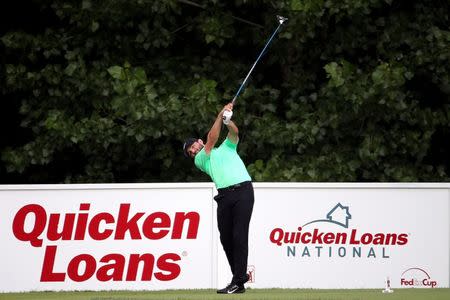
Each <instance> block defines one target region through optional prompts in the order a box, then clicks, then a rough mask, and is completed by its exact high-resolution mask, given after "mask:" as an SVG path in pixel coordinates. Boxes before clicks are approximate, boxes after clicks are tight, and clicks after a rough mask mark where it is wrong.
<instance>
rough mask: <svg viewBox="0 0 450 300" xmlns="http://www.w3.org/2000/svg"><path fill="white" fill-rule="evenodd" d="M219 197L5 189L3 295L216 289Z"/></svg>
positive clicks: (204, 191) (207, 192) (182, 192)
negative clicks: (215, 221) (216, 206)
mask: <svg viewBox="0 0 450 300" xmlns="http://www.w3.org/2000/svg"><path fill="white" fill-rule="evenodd" d="M212 191H213V190H212V188H211V187H209V186H204V187H203V188H177V189H175V188H147V189H145V188H137V189H133V188H132V189H125V188H123V189H122V188H118V189H117V188H113V189H96V188H94V189H89V188H88V189H83V188H79V189H71V188H70V186H68V187H67V189H47V190H36V189H31V190H3V191H1V192H0V197H1V201H0V207H1V211H2V217H1V218H0V228H1V245H2V260H1V262H0V291H1V292H12V291H27V290H28V291H29V290H36V291H39V290H123V289H136V290H139V289H145V290H152V289H183V288H186V289H187V288H210V287H211V286H212V285H213V282H212V279H213V275H212V274H213V269H212V265H213V264H212V262H213V261H214V259H216V253H213V252H212V247H211V245H212V243H213V234H214V231H213V230H212V228H213V220H212V218H213V213H212V205H213V204H212V202H213V201H212Z"/></svg>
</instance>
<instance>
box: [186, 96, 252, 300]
mask: <svg viewBox="0 0 450 300" xmlns="http://www.w3.org/2000/svg"><path fill="white" fill-rule="evenodd" d="M232 110H233V104H232V103H229V104H227V105H225V106H224V108H223V109H222V110H221V111H220V112H219V114H218V115H217V118H216V120H215V121H214V124H213V125H212V127H211V129H210V131H209V133H208V137H207V140H206V144H204V143H203V141H202V140H201V139H194V138H189V139H187V140H186V142H185V143H184V145H183V151H184V154H185V155H186V156H188V157H191V158H194V162H195V166H196V167H197V168H198V169H200V170H201V171H203V172H205V173H206V174H208V175H209V176H210V177H211V179H212V180H213V181H214V183H215V185H216V187H217V191H218V194H217V195H216V196H215V197H214V199H215V200H216V201H217V224H218V227H219V232H220V242H221V243H222V246H223V249H224V250H225V254H226V256H227V259H228V263H229V264H230V267H231V273H232V274H233V278H232V280H231V283H230V284H229V285H228V286H226V287H225V288H223V289H220V290H217V293H219V294H235V293H244V292H245V287H244V283H246V282H247V281H248V280H249V277H248V275H247V257H248V230H249V223H250V218H251V215H252V211H253V203H254V194H253V186H252V183H251V178H250V175H249V174H248V172H247V169H246V167H245V165H244V163H243V162H242V160H241V158H240V157H239V155H238V153H237V145H238V142H239V136H238V128H237V126H236V124H234V122H233V121H231V120H224V119H223V118H224V112H226V111H228V112H231V111H232ZM222 123H227V124H226V126H227V128H228V135H227V137H226V139H225V140H224V142H223V143H222V144H221V145H220V146H219V147H217V148H214V146H215V145H216V143H217V141H218V139H219V135H220V131H221V128H222Z"/></svg>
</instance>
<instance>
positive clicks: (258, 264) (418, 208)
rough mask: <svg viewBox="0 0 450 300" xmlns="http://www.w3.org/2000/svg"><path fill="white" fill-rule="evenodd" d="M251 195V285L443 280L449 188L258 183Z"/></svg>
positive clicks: (431, 283) (432, 283) (437, 283)
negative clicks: (374, 187) (325, 186)
mask: <svg viewBox="0 0 450 300" xmlns="http://www.w3.org/2000/svg"><path fill="white" fill-rule="evenodd" d="M255 198H256V201H255V206H254V212H253V217H252V222H251V226H250V257H249V265H250V266H249V272H250V273H252V275H253V276H252V279H253V280H252V281H253V282H252V283H251V286H253V287H255V288H273V287H280V288H380V287H384V284H385V281H386V278H389V280H390V284H391V287H393V288H398V287H409V288H410V287H448V283H449V192H448V190H447V189H393V188H391V189H388V188H387V189H370V188H366V189H358V188H356V189H342V188H341V189H339V188H322V189H320V188H309V189H308V188H288V187H287V188H269V187H268V188H264V187H260V188H256V189H255ZM250 269H251V270H250Z"/></svg>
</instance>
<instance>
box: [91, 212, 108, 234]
mask: <svg viewBox="0 0 450 300" xmlns="http://www.w3.org/2000/svg"><path fill="white" fill-rule="evenodd" d="M102 221H105V223H106V224H111V223H114V217H113V216H112V215H111V214H108V213H99V214H98V215H95V216H94V217H93V218H92V220H91V222H90V223H89V235H90V236H91V237H92V238H93V239H94V240H106V239H107V238H109V237H110V236H111V234H112V233H113V230H112V229H105V230H103V231H100V228H99V227H100V222H102Z"/></svg>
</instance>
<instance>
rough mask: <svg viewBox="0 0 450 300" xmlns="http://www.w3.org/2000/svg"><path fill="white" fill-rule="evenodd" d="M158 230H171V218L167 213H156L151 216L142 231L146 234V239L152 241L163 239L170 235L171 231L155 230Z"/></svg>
mask: <svg viewBox="0 0 450 300" xmlns="http://www.w3.org/2000/svg"><path fill="white" fill-rule="evenodd" d="M157 219H159V221H157ZM158 228H170V217H169V216H168V215H167V214H166V213H163V212H155V213H153V214H151V215H149V216H148V217H147V218H146V219H145V221H144V225H143V226H142V231H143V232H144V235H145V237H146V238H148V239H150V240H159V239H162V238H163V237H165V236H166V235H167V234H168V233H169V230H167V229H160V230H155V229H158Z"/></svg>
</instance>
